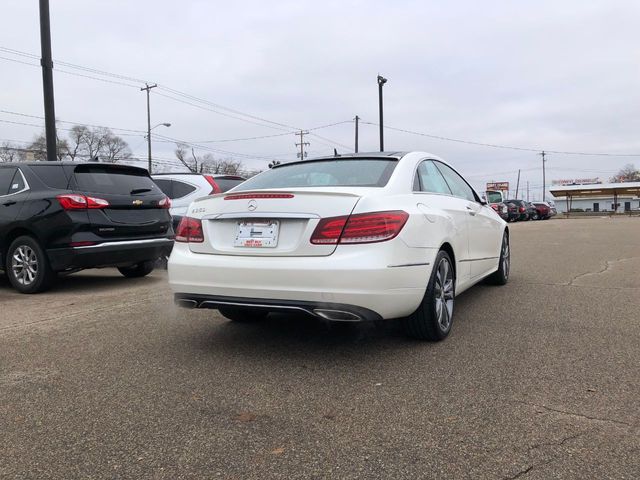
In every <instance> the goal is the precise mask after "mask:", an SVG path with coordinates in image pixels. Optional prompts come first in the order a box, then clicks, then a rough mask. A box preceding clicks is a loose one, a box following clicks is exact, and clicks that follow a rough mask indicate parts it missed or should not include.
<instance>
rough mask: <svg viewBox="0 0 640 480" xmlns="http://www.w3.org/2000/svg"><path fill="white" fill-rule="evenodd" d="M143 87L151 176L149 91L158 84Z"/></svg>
mask: <svg viewBox="0 0 640 480" xmlns="http://www.w3.org/2000/svg"><path fill="white" fill-rule="evenodd" d="M145 85H146V87H142V88H141V89H140V91H142V90H146V91H147V153H148V155H149V167H148V168H147V170H149V175H151V107H150V106H149V91H150V90H151V89H152V88H156V87H157V86H158V84H157V83H154V84H153V85H149V84H148V83H145Z"/></svg>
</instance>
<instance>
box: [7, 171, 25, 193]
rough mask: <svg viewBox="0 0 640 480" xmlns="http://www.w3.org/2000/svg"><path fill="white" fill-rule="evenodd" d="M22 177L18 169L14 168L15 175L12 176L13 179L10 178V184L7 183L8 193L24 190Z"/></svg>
mask: <svg viewBox="0 0 640 480" xmlns="http://www.w3.org/2000/svg"><path fill="white" fill-rule="evenodd" d="M25 186H26V185H25V183H24V178H23V177H22V173H21V172H20V170H16V173H15V175H14V176H13V180H11V184H10V185H9V193H17V192H20V191H22V190H24V187H25Z"/></svg>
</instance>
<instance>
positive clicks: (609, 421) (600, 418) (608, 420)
mask: <svg viewBox="0 0 640 480" xmlns="http://www.w3.org/2000/svg"><path fill="white" fill-rule="evenodd" d="M514 401H515V402H517V403H521V404H523V405H529V406H531V407H538V408H543V409H545V410H548V411H550V412H555V413H560V414H562V415H568V416H571V417H577V418H582V419H587V420H592V421H597V422H608V423H614V424H616V425H624V426H626V427H631V428H634V427H636V426H637V425H635V424H633V423H629V422H623V421H622V420H615V419H612V418H603V417H592V416H589V415H585V414H583V413H576V412H569V411H567V410H560V409H558V408H553V407H549V406H547V405H542V404H539V403H533V402H525V401H524V400H514Z"/></svg>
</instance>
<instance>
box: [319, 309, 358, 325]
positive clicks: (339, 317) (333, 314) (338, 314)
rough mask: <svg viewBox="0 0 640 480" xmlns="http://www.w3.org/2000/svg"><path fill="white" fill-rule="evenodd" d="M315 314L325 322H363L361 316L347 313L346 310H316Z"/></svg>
mask: <svg viewBox="0 0 640 480" xmlns="http://www.w3.org/2000/svg"><path fill="white" fill-rule="evenodd" d="M313 313H315V314H316V315H318V316H319V317H322V318H324V319H325V320H331V321H332V322H359V321H361V320H362V317H361V316H360V315H356V314H355V313H351V312H345V311H344V310H330V309H326V308H315V309H314V310H313Z"/></svg>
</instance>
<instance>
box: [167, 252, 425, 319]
mask: <svg viewBox="0 0 640 480" xmlns="http://www.w3.org/2000/svg"><path fill="white" fill-rule="evenodd" d="M393 243H396V246H395V247H394V246H392V245H391V243H389V244H387V245H385V246H383V245H384V244H369V245H353V246H340V247H338V248H337V249H336V251H335V252H334V253H333V254H332V255H330V256H319V257H309V256H306V257H255V256H252V257H249V256H234V255H211V254H199V253H193V252H191V251H190V250H189V247H188V245H186V244H184V243H176V244H175V246H174V248H173V251H172V253H171V257H170V259H169V265H168V270H169V284H170V285H171V288H172V290H173V291H174V292H175V294H176V300H177V303H178V304H179V305H182V306H191V307H205V308H217V306H216V305H218V304H219V302H220V301H221V300H220V299H223V300H224V299H225V298H226V299H229V298H231V299H233V301H232V302H235V303H240V304H247V305H249V304H250V305H255V304H260V305H265V306H264V307H262V308H263V309H265V310H287V309H289V308H290V307H292V308H296V309H301V310H305V311H307V312H309V311H311V312H312V314H315V315H319V316H323V315H322V314H318V313H317V312H316V313H314V312H313V311H314V310H317V309H328V310H338V311H344V312H354V313H355V314H356V315H357V316H359V317H361V318H360V319H362V320H366V319H376V318H397V317H403V316H406V315H409V314H411V313H412V312H414V311H415V310H416V308H418V306H419V305H420V302H421V301H422V298H423V297H424V292H425V290H426V287H427V283H428V280H429V276H430V274H431V265H432V264H433V261H434V259H435V255H436V254H437V250H435V249H428V248H420V249H417V248H409V247H407V246H406V245H404V244H402V245H400V244H401V243H402V242H393ZM207 298H208V299H209V300H206V299H207ZM194 302H195V303H194ZM205 302H208V303H205ZM203 303H204V304H203ZM270 306H271V307H273V308H269V307H270ZM279 307H282V308H279ZM361 309H362V311H360V310H361ZM365 310H366V311H369V312H370V313H369V312H368V313H366V314H365V313H363V312H364V311H365ZM359 311H360V313H358V312H359ZM325 318H326V317H325ZM353 320H356V319H355V318H354V319H353Z"/></svg>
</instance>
